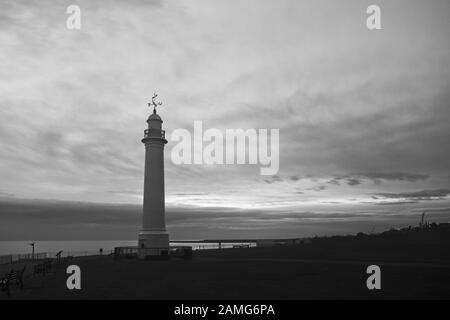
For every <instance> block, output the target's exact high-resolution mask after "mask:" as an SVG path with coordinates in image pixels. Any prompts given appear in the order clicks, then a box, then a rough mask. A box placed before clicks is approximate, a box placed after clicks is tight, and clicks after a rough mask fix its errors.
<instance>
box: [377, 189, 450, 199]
mask: <svg viewBox="0 0 450 320" xmlns="http://www.w3.org/2000/svg"><path fill="white" fill-rule="evenodd" d="M375 195H376V196H378V197H381V198H389V199H411V200H435V199H439V200H441V199H444V198H446V197H447V196H449V195H450V190H449V189H439V190H422V191H417V192H406V193H376V194H375Z"/></svg>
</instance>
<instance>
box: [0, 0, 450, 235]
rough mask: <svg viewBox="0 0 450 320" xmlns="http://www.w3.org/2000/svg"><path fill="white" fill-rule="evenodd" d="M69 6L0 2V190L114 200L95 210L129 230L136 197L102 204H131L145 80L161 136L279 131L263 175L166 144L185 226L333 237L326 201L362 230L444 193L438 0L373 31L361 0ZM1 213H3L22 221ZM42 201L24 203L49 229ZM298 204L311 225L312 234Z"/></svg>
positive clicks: (439, 199)
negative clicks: (181, 131)
mask: <svg viewBox="0 0 450 320" xmlns="http://www.w3.org/2000/svg"><path fill="white" fill-rule="evenodd" d="M77 4H78V5H79V6H80V7H81V12H82V28H81V30H79V31H73V30H68V29H67V28H66V25H65V22H66V18H67V14H66V7H67V5H68V4H67V3H66V2H65V1H50V0H44V1H39V2H36V3H30V2H29V1H25V0H19V1H13V0H9V1H2V2H1V4H0V47H1V50H0V66H1V67H0V180H1V184H0V196H2V197H5V198H8V199H9V198H12V197H15V198H16V199H22V198H28V199H38V200H40V199H56V200H67V201H80V202H91V203H92V202H95V203H103V204H105V206H108V205H106V204H109V205H111V206H112V207H105V208H103V209H102V210H104V212H108V210H111V212H114V213H117V217H121V215H124V216H123V217H122V218H123V219H125V220H120V219H122V218H117V219H119V220H114V219H116V218H114V217H111V219H113V221H115V222H117V226H119V225H120V224H121V223H123V224H124V228H130V229H127V230H131V226H132V225H133V224H134V223H135V220H133V221H131V220H127V219H130V217H129V216H127V214H128V212H134V213H133V214H132V216H133V217H134V216H139V212H138V210H137V209H136V208H135V207H133V208H134V209H132V210H131V209H127V210H131V211H127V210H125V211H124V212H122V213H120V210H118V209H117V208H120V206H119V207H116V206H114V205H118V204H122V203H125V204H127V205H130V206H133V205H136V206H139V205H140V203H141V201H142V186H143V161H144V148H143V145H142V144H141V142H140V139H141V138H142V135H143V130H144V129H145V125H146V123H145V119H146V117H147V116H148V113H149V110H148V108H147V107H146V103H147V102H148V100H149V99H150V98H151V95H152V94H153V92H154V91H157V92H158V93H159V94H160V97H161V99H162V100H163V102H164V105H163V106H162V107H161V108H160V111H159V113H160V114H161V116H162V118H163V120H164V124H163V125H164V128H165V129H166V132H167V135H168V137H169V138H170V134H171V132H173V130H174V129H177V128H186V129H188V130H192V127H193V123H194V121H195V120H202V121H203V124H204V127H205V128H204V129H207V128H218V129H220V130H225V129H227V128H229V129H236V128H243V129H248V128H255V129H258V128H279V129H280V171H279V172H278V173H277V175H274V176H271V177H263V176H260V175H259V167H258V166H251V165H235V166H231V165H224V166H208V165H175V164H173V163H172V161H171V159H170V150H171V148H172V147H173V145H174V144H175V143H174V142H172V141H169V143H168V144H167V146H166V153H165V165H166V200H167V205H168V207H169V208H170V210H175V211H177V210H178V211H177V212H185V214H186V217H190V219H192V221H191V223H194V222H193V221H197V220H196V219H197V217H201V218H202V219H207V218H206V214H205V212H206V211H208V217H209V215H217V217H218V219H222V218H223V219H225V220H222V221H225V222H226V224H229V226H230V227H229V228H235V229H234V230H250V229H249V228H248V225H250V224H251V222H252V221H253V220H251V219H250V218H251V217H254V219H255V225H256V226H261V225H264V226H265V229H264V228H263V229H264V230H266V231H254V232H255V234H267V235H269V234H270V235H272V234H280V235H282V234H286V233H289V234H290V233H297V234H300V235H301V234H310V233H311V232H315V231H311V230H320V231H323V230H327V231H330V232H333V230H334V231H336V232H344V231H345V230H347V229H346V228H345V227H344V226H345V224H343V223H342V224H338V223H336V219H334V218H333V217H334V216H332V215H333V213H336V212H339V213H344V212H345V213H346V214H348V215H353V217H354V218H355V219H360V218H361V219H360V220H358V221H360V222H358V224H359V223H361V224H362V225H363V222H362V221H363V220H364V218H366V221H367V224H370V223H372V222H369V220H370V219H371V218H370V219H369V218H368V217H367V216H366V215H364V216H363V217H361V216H360V213H361V212H367V211H371V210H376V212H377V214H378V215H379V216H380V219H381V220H380V221H384V220H383V218H382V217H384V216H387V215H390V214H393V213H394V212H397V210H401V212H402V213H401V214H402V215H407V214H411V215H415V214H417V212H416V211H414V210H416V209H417V210H419V209H422V208H423V207H424V206H425V205H428V204H429V203H433V207H442V208H446V207H448V206H449V203H448V202H449V194H448V193H446V192H445V190H448V188H449V187H450V186H449V182H450V179H449V176H450V168H449V163H450V161H449V160H450V151H449V149H448V148H446V145H447V144H448V141H447V140H448V137H449V136H450V129H449V126H448V123H449V122H450V108H449V105H448V104H449V101H450V93H449V90H448V88H449V87H450V44H449V42H448V40H447V38H448V30H449V27H450V22H449V20H448V17H447V14H446V12H448V11H449V9H450V3H448V2H446V1H433V2H432V3H425V2H423V1H406V0H403V1H396V2H395V3H393V2H392V1H381V2H379V5H380V7H381V8H382V26H383V29H382V30H380V31H369V30H367V28H366V26H365V18H366V14H365V9H366V8H367V6H368V5H370V4H371V3H369V2H368V1H363V2H361V1H356V0H348V1H344V2H339V3H335V2H333V1H331V0H319V1H314V2H312V1H293V0H283V1H276V2H274V1H269V0H267V1H266V0H264V1H256V0H243V1H240V2H239V6H238V5H237V4H236V3H233V2H230V1H222V0H220V1H214V2H211V1H206V0H200V1H194V2H189V3H180V2H177V1H140V0H132V1H126V2H124V1H108V2H105V1H95V2H92V1H87V0H86V1H85V0H80V1H77ZM169 140H170V139H169ZM187 190H189V192H187ZM421 190H424V191H421ZM441 191H442V192H443V193H441V194H440V195H436V192H441ZM427 192H429V193H427ZM24 202H26V201H25V200H24ZM380 204H383V206H380ZM399 204H401V207H402V209H397V207H398V205H399ZM95 206H96V205H92V208H95ZM31 207H32V206H31ZM106 208H110V209H106ZM130 208H131V207H130ZM5 210H6V209H5ZM8 210H9V209H8ZM55 210H56V209H55ZM73 210H74V211H71V213H72V214H71V215H66V214H64V213H61V220H59V219H56V220H54V221H60V223H61V224H62V225H65V224H66V223H65V222H64V221H67V222H69V221H70V222H71V223H76V221H77V219H78V217H79V219H80V220H79V221H82V222H80V223H82V224H83V228H85V227H86V225H91V226H92V228H94V226H95V228H99V229H98V230H102V231H99V232H100V233H101V234H103V235H104V237H106V238H108V237H109V235H112V234H114V231H113V230H116V227H112V225H109V224H108V223H107V222H105V221H108V218H109V217H108V216H103V214H102V213H99V212H103V211H102V210H96V209H95V210H94V209H92V210H94V211H93V212H95V214H93V216H92V217H89V216H88V215H87V214H85V213H83V212H84V211H83V210H84V209H80V207H77V210H75V209H73ZM89 210H91V209H89ZM117 210H118V211H117ZM224 210H225V211H227V212H231V213H232V214H231V213H230V215H226V216H223V215H224ZM408 210H409V211H408ZM175 211H173V212H175ZM8 212H10V213H8V215H7V218H4V219H8V220H5V221H12V220H14V219H16V220H14V221H16V222H19V221H24V223H25V217H24V216H22V215H21V214H20V213H17V216H16V217H14V215H12V214H11V212H15V211H14V210H13V211H8ZM52 212H53V213H54V214H56V211H52ZM57 212H64V210H62V209H61V210H59V209H58V211H57ZM125 212H127V213H125ZM197 212H202V213H203V215H200V216H198V215H196V213H197ZM272 212H277V213H280V212H289V215H290V214H295V215H296V218H295V219H296V220H295V221H297V222H298V223H293V224H288V223H285V222H287V221H291V220H289V219H291V218H292V217H290V216H289V217H287V216H285V215H283V214H281V213H280V214H277V215H272V214H271V213H272ZM325 212H329V215H328V216H327V215H322V216H318V215H319V214H324V213H325ZM46 213H48V212H47V211H45V210H40V211H39V212H38V213H36V217H38V216H42V223H41V224H40V226H41V228H43V229H45V223H44V221H47V220H46V219H47V218H46V216H45V214H46ZM299 213H303V215H299ZM130 214H131V213H130ZM95 215H98V217H102V218H98V221H97V220H96V219H97V218H96V216H95ZM309 215H316V216H317V217H318V218H320V219H321V220H320V221H321V224H320V228H319V227H318V225H319V224H316V225H315V227H314V228H316V229H314V228H313V229H308V228H312V227H311V226H310V224H307V222H306V221H308V220H307V218H306V217H309ZM125 216H126V218H125ZM220 217H222V218H220ZM261 217H264V218H261ZM267 217H271V219H268V218H267ZM302 217H303V218H302ZM22 218H23V220H21V219H22ZM11 219H12V220H11ZM52 219H53V218H52ZM168 219H174V220H172V222H173V226H174V228H177V227H176V225H186V224H187V223H188V222H186V221H183V222H182V221H180V220H177V219H175V218H174V216H172V217H170V218H169V217H168ZM208 219H210V218H208ZM242 219H243V220H245V221H247V225H244V227H245V228H247V229H245V228H244V229H242V228H243V226H242V224H241V221H242ZM308 219H309V218H308ZM187 220H189V219H187ZM350 220H351V219H350ZM350 220H349V224H350V225H351V224H352V222H351V221H353V220H351V221H350ZM86 221H88V222H86ZM89 221H90V222H89ZM136 221H138V220H136ZM208 221H209V220H208ZM323 221H328V224H324V223H322V222H323ZM370 221H371V220H370ZM395 221H397V222H395ZM399 221H403V220H402V219H400V218H399V220H395V219H394V220H392V223H398V222H399ZM27 223H28V222H27ZM33 223H35V224H38V223H39V218H36V221H35V222H33ZM86 223H87V224H86ZM89 223H90V224H89ZM195 223H197V222H195ZM201 225H202V226H204V224H201ZM108 226H109V227H110V228H111V229H108V228H109V227H108ZM290 226H295V228H293V227H290ZM306 226H308V227H306ZM67 228H68V227H67ZM80 228H81V227H80ZM86 228H89V227H86ZM180 228H181V227H180ZM196 228H197V227H196ZM198 228H199V229H198V230H201V227H200V226H198ZM333 228H335V229H333ZM56 229H59V228H56ZM263 229H258V230H263ZM350 229H351V230H353V229H352V228H350ZM350 229H349V230H350ZM17 230H19V229H17ZM61 230H65V229H64V228H63V229H61ZM108 230H109V231H108ZM133 230H134V229H133ZM192 230H193V231H194V233H193V234H195V232H198V230H197V229H195V230H194V229H192ZM208 230H209V229H208ZM220 230H221V231H220V232H223V234H233V232H231V231H224V230H225V229H223V228H221V229H220ZM230 230H231V229H230ZM4 232H6V234H8V230H4ZM11 232H12V231H11ZM52 232H55V235H57V234H58V235H59V234H61V235H62V234H64V233H63V231H60V232H58V231H52ZM122 232H123V233H122ZM130 232H131V231H121V234H124V236H125V235H128V234H130ZM133 232H134V231H133ZM227 232H228V233H227ZM249 232H250V231H249ZM19 233H20V232H19V231H17V232H16V233H14V234H15V235H17V234H19ZM11 234H13V233H11ZM181 235H182V236H186V237H188V235H184V234H181Z"/></svg>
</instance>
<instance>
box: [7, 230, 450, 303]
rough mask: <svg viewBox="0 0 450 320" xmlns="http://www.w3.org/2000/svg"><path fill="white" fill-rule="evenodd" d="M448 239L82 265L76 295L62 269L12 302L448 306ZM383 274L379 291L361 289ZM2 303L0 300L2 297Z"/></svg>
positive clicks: (340, 241) (351, 242)
mask: <svg viewBox="0 0 450 320" xmlns="http://www.w3.org/2000/svg"><path fill="white" fill-rule="evenodd" d="M449 240H450V237H449V235H448V234H447V233H434V234H420V235H406V236H405V235H395V236H392V237H388V236H383V237H382V236H368V237H363V238H361V237H333V238H320V239H317V240H315V241H313V242H312V243H311V244H303V245H296V246H281V247H261V248H242V249H223V250H203V251H196V252H195V253H194V257H193V260H192V261H184V260H176V259H174V260H170V261H140V260H133V259H123V260H114V259H113V258H112V257H107V256H102V257H100V256H94V257H83V258H79V259H76V260H75V261H74V262H73V264H77V265H79V266H80V268H81V272H82V274H81V279H82V289H81V290H68V289H67V287H66V278H67V276H68V275H67V274H66V273H65V267H64V266H59V267H56V268H54V269H53V270H52V273H50V274H48V275H46V276H42V275H36V276H32V275H30V274H28V275H27V277H26V280H25V289H24V290H23V291H22V292H20V291H19V290H18V289H14V290H13V291H12V298H13V299H14V298H18V299H183V300H184V299H411V298H413V299H436V298H439V299H448V298H450V241H449ZM371 264H376V265H379V266H380V267H381V286H382V289H381V290H375V291H370V290H368V289H367V287H366V279H367V277H368V275H367V274H366V268H367V266H369V265H371ZM2 298H6V297H5V295H4V294H2Z"/></svg>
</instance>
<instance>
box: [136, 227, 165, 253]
mask: <svg viewBox="0 0 450 320" xmlns="http://www.w3.org/2000/svg"><path fill="white" fill-rule="evenodd" d="M138 248H139V250H138V252H139V254H138V255H139V258H141V259H147V258H148V257H150V256H168V253H169V234H168V233H167V232H166V231H141V232H140V233H139V237H138Z"/></svg>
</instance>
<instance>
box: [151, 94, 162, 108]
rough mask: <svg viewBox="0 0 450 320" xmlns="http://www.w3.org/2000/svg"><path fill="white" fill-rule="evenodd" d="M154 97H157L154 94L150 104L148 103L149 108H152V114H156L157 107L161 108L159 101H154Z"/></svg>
mask: <svg viewBox="0 0 450 320" xmlns="http://www.w3.org/2000/svg"><path fill="white" fill-rule="evenodd" d="M156 97H158V95H157V94H156V93H154V94H153V97H152V102H149V103H148V106H149V107H153V113H156V107H157V106H161V105H162V102H161V101H158V102H156V101H155V99H156Z"/></svg>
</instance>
